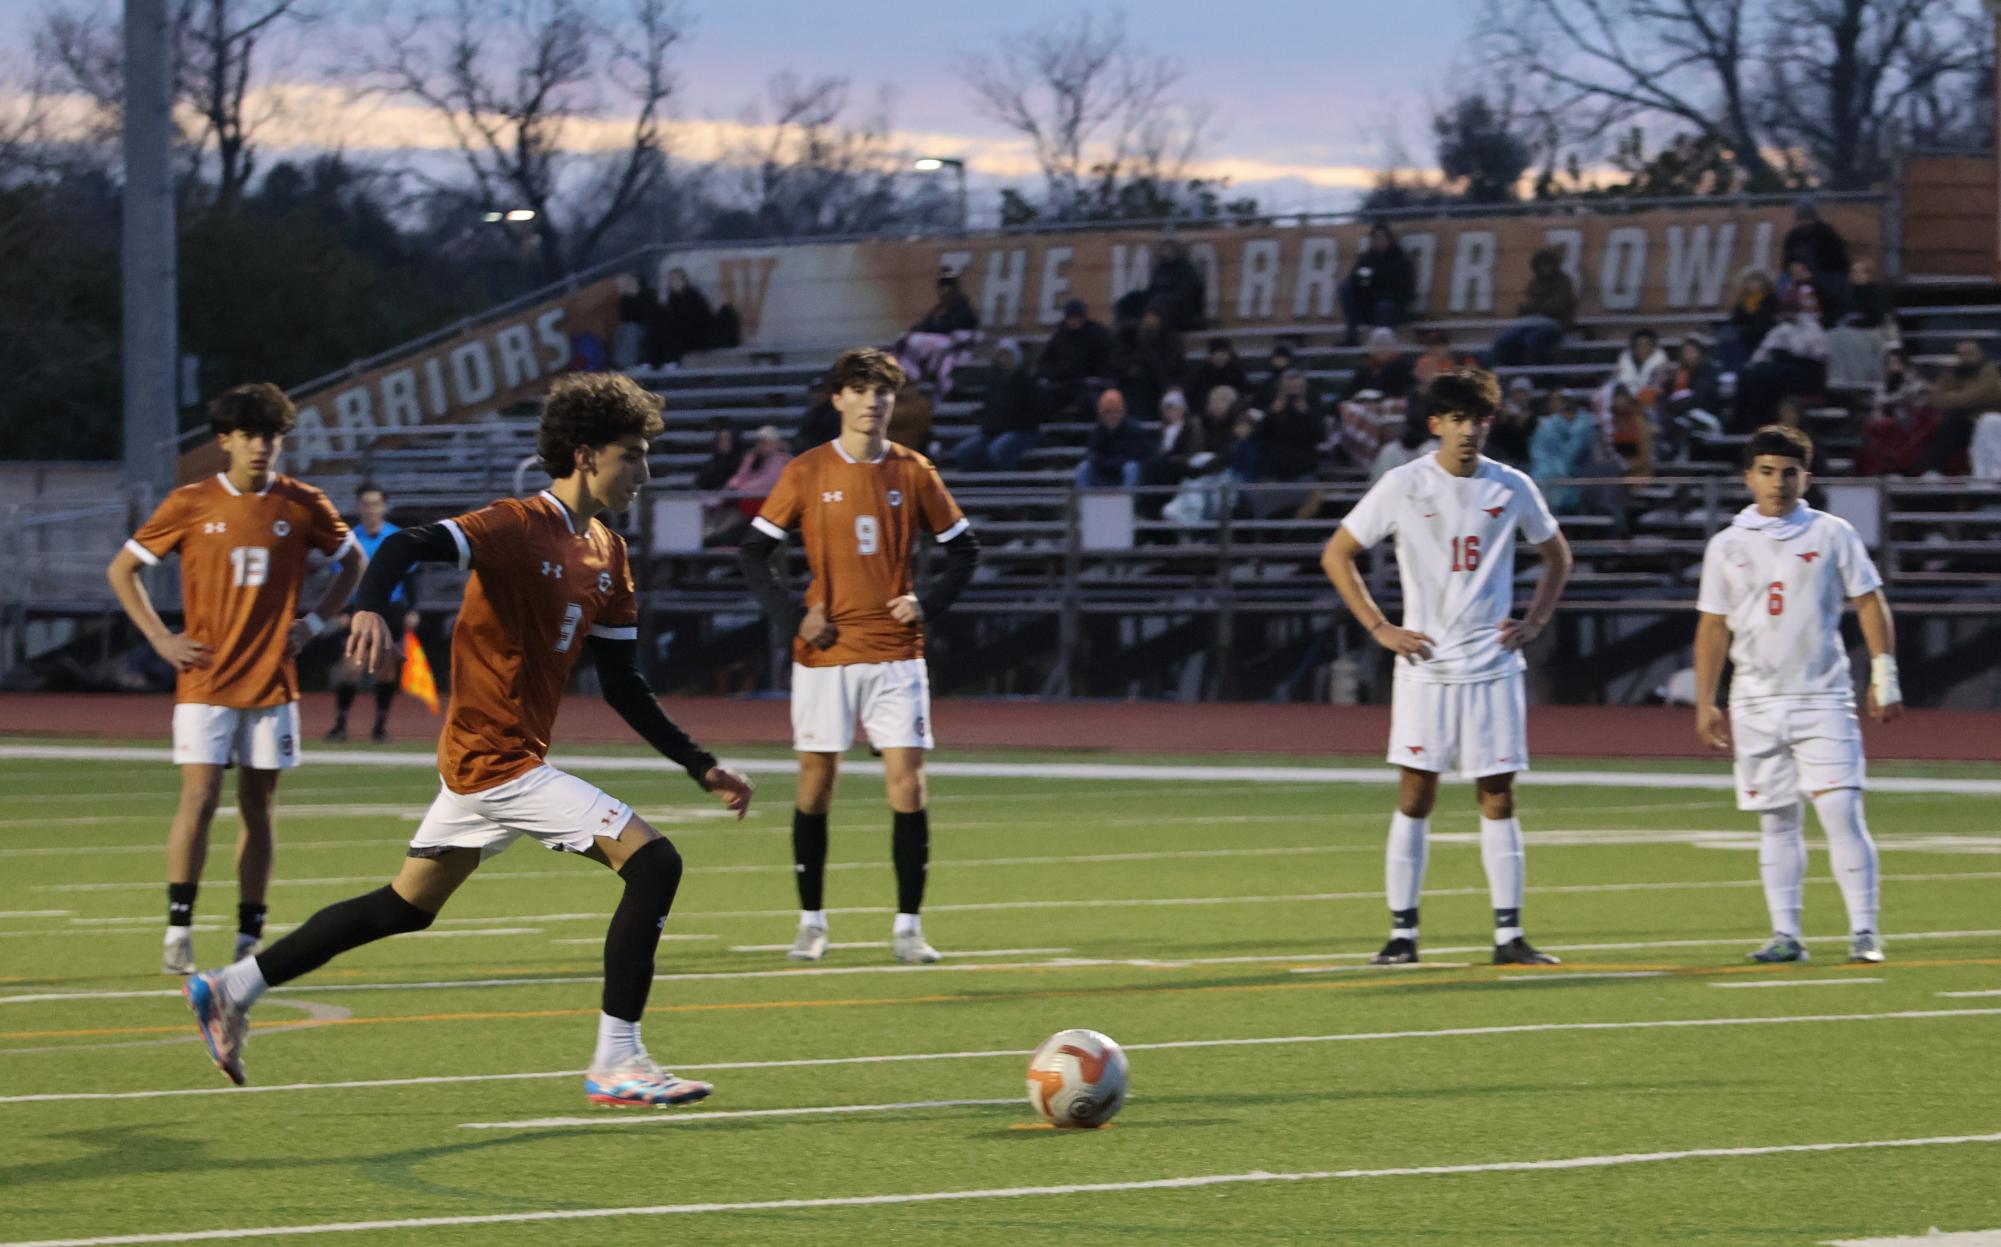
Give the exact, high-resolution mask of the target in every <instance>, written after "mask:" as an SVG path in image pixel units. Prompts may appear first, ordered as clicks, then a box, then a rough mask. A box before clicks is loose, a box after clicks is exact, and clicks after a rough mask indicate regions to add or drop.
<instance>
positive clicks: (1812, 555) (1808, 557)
mask: <svg viewBox="0 0 2001 1247" xmlns="http://www.w3.org/2000/svg"><path fill="white" fill-rule="evenodd" d="M1819 557H1820V551H1818V550H1808V551H1807V552H1806V553H1805V554H1802V555H1800V560H1801V561H1802V562H1806V563H1811V562H1813V561H1814V560H1815V559H1817V558H1819Z"/></svg>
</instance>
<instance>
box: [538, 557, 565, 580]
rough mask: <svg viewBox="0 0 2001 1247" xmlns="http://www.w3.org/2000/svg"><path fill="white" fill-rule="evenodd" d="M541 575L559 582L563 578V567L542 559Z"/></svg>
mask: <svg viewBox="0 0 2001 1247" xmlns="http://www.w3.org/2000/svg"><path fill="white" fill-rule="evenodd" d="M542 574H543V575H544V576H549V577H553V578H554V579H557V580H561V579H562V578H563V565H562V564H561V563H551V562H550V561H549V560H547V559H543V560H542Z"/></svg>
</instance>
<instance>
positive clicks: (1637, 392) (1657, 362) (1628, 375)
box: [1612, 329, 1673, 403]
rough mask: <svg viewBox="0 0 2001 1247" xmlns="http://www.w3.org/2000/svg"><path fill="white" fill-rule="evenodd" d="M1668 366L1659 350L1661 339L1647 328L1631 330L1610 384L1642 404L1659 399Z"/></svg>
mask: <svg viewBox="0 0 2001 1247" xmlns="http://www.w3.org/2000/svg"><path fill="white" fill-rule="evenodd" d="M1672 367H1673V365H1672V364H1670V363H1669V362H1668V356H1667V352H1666V351H1664V350H1662V349H1661V336H1660V335H1659V334H1657V333H1655V332H1654V331H1653V330H1651V329H1635V330H1633V333H1632V336H1631V337H1630V338H1628V339H1627V340H1626V349H1625V350H1623V351H1621V352H1619V362H1618V364H1617V365H1616V366H1615V367H1614V369H1613V373H1612V384H1614V385H1621V386H1624V387H1625V388H1626V391H1627V392H1628V393H1629V394H1631V395H1633V396H1634V397H1635V398H1637V399H1639V400H1640V401H1641V402H1642V403H1651V402H1653V401H1654V400H1655V399H1657V398H1658V397H1659V396H1660V389H1661V387H1662V386H1663V385H1664V384H1666V382H1667V374H1668V372H1669V371H1670V370H1671V369H1672Z"/></svg>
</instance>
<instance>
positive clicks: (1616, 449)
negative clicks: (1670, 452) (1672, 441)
mask: <svg viewBox="0 0 2001 1247" xmlns="http://www.w3.org/2000/svg"><path fill="white" fill-rule="evenodd" d="M1607 440H1608V441H1609V442H1610V443H1611V446H1612V453H1613V454H1615V455H1617V456H1618V458H1619V466H1620V472H1621V474H1622V475H1624V476H1629V477H1648V476H1652V475H1653V474H1654V418H1653V417H1652V416H1651V415H1649V414H1648V412H1647V407H1646V404H1645V403H1642V402H1641V401H1640V397H1639V395H1637V394H1634V393H1633V392H1632V391H1630V390H1628V389H1627V388H1626V387H1625V386H1623V385H1622V386H1619V387H1618V388H1616V389H1614V390H1613V391H1612V424H1611V433H1610V436H1609V438H1608V439H1607Z"/></svg>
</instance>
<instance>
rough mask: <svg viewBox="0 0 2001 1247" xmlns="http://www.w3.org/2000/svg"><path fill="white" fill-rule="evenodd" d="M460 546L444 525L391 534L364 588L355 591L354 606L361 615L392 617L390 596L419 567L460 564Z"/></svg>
mask: <svg viewBox="0 0 2001 1247" xmlns="http://www.w3.org/2000/svg"><path fill="white" fill-rule="evenodd" d="M458 561H459V543H458V542H457V541H456V540H454V539H453V537H452V531H451V529H449V528H446V527H445V526H444V525H443V524H423V525H419V526H418V527H416V528H405V529H401V530H399V531H397V532H393V533H390V534H389V535H388V536H387V537H385V538H384V539H383V541H382V544H381V546H379V547H378V548H377V549H376V551H375V557H374V558H372V559H370V560H368V570H367V571H366V572H364V573H363V574H362V577H361V587H360V588H359V589H356V590H355V591H354V602H353V606H354V609H355V610H358V611H373V612H374V613H375V614H377V615H387V614H388V613H389V595H390V594H392V593H394V592H396V586H397V585H399V584H401V583H402V582H403V579H404V577H406V576H408V575H409V574H410V569H411V568H413V567H415V566H416V565H417V564H419V563H457V562H458Z"/></svg>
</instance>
